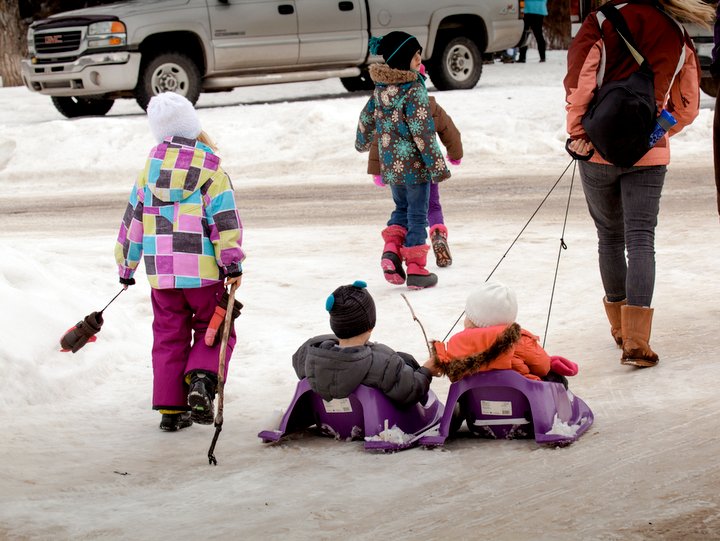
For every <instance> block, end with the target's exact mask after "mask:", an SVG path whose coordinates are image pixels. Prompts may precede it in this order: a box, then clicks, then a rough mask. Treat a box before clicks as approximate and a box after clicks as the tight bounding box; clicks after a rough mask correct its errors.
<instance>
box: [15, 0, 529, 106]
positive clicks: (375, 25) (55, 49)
mask: <svg viewBox="0 0 720 541" xmlns="http://www.w3.org/2000/svg"><path fill="white" fill-rule="evenodd" d="M523 3H524V2H523V1H522V0H153V1H142V2H140V1H126V2H119V3H115V4H110V5H106V6H100V7H94V8H86V9H81V10H75V11H70V12H65V13H59V14H57V15H54V16H52V17H50V18H48V19H44V20H40V21H35V22H33V23H32V24H31V25H30V28H29V30H28V36H27V40H28V43H27V45H28V51H29V54H28V56H29V58H26V59H23V61H22V77H23V81H24V83H25V85H26V86H27V87H28V88H29V89H30V90H32V91H35V92H40V93H42V94H46V95H48V96H51V98H52V101H53V103H54V104H55V107H56V108H57V109H58V110H59V111H60V112H61V113H62V114H63V115H65V116H67V117H69V118H71V117H77V116H85V115H104V114H105V113H107V112H108V111H109V110H110V108H111V107H112V104H113V102H114V100H115V99H118V98H135V100H137V103H138V104H139V105H140V106H141V107H142V108H143V109H144V108H145V107H147V104H148V101H149V100H150V98H151V97H152V96H153V95H156V94H158V93H160V92H165V91H174V92H177V93H180V94H182V95H184V96H186V97H187V98H188V99H189V100H190V101H191V102H193V103H195V101H196V100H197V99H198V96H199V95H200V92H217V91H225V90H230V89H232V88H235V87H238V86H246V85H256V84H268V83H282V82H291V81H310V80H318V79H325V78H330V77H340V78H341V81H342V83H343V85H344V86H345V88H346V89H348V90H350V91H355V90H365V89H370V88H372V82H371V81H370V80H369V77H368V72H367V67H368V65H369V64H370V63H372V62H375V61H379V60H381V59H380V58H378V57H372V56H370V55H369V53H368V41H369V38H370V37H371V36H383V35H385V34H387V33H389V32H391V31H393V30H403V31H406V32H409V33H411V34H413V35H415V36H416V37H417V38H418V40H419V41H420V43H421V45H422V46H423V58H424V61H425V63H426V64H427V66H428V71H429V73H430V77H431V80H432V83H433V84H434V85H435V87H436V88H437V89H438V90H450V89H465V88H472V87H474V86H475V84H476V83H477V82H478V80H479V78H480V74H481V72H482V55H483V53H492V52H496V51H500V50H503V49H507V48H510V47H514V46H516V45H518V44H519V43H520V41H521V39H522V34H523V21H522V16H523V14H522V10H521V5H522V4H523Z"/></svg>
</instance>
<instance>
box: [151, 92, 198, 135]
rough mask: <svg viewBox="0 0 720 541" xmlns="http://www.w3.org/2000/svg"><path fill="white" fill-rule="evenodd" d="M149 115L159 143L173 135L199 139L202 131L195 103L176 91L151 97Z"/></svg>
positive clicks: (153, 132)
mask: <svg viewBox="0 0 720 541" xmlns="http://www.w3.org/2000/svg"><path fill="white" fill-rule="evenodd" d="M147 116H148V121H149V122H150V131H152V134H153V135H154V136H155V139H156V140H157V142H158V143H162V141H163V139H165V138H166V137H173V136H177V137H185V138H186V139H197V136H198V135H200V132H201V131H202V128H201V127H200V119H199V118H198V116H197V113H196V112H195V108H194V107H193V104H192V103H190V101H189V100H188V99H187V98H185V97H184V96H181V95H180V94H176V93H175V92H163V93H162V94H158V95H157V96H153V97H152V98H150V103H148V107H147Z"/></svg>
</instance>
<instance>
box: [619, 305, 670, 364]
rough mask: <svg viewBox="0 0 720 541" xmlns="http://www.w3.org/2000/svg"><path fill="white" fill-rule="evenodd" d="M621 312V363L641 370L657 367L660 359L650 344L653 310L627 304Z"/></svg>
mask: <svg viewBox="0 0 720 541" xmlns="http://www.w3.org/2000/svg"><path fill="white" fill-rule="evenodd" d="M621 311H622V349H623V353H622V358H621V359H620V362H621V363H622V364H628V365H632V366H639V367H640V368H647V367H649V366H655V365H656V364H657V363H658V362H659V361H660V359H659V358H658V356H657V354H656V353H655V352H654V351H653V350H652V349H650V343H649V342H650V330H651V328H652V318H653V309H652V308H649V307H647V306H631V305H629V304H626V305H625V306H623V307H622V308H621Z"/></svg>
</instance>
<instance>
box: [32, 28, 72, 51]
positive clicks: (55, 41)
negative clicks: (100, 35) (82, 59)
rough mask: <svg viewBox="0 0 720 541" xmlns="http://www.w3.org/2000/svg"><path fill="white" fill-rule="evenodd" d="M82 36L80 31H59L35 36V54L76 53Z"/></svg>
mask: <svg viewBox="0 0 720 541" xmlns="http://www.w3.org/2000/svg"><path fill="white" fill-rule="evenodd" d="M81 40H82V35H81V32H80V30H66V31H62V30H59V31H57V32H47V33H43V34H35V51H36V52H37V54H43V55H45V54H57V53H69V52H72V51H77V50H78V49H79V48H80V41H81Z"/></svg>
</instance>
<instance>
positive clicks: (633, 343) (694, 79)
mask: <svg viewBox="0 0 720 541" xmlns="http://www.w3.org/2000/svg"><path fill="white" fill-rule="evenodd" d="M609 4H612V5H614V6H616V7H617V9H618V10H619V12H620V15H621V16H622V17H623V18H624V19H625V22H626V23H627V26H628V29H629V31H630V32H631V34H632V37H633V39H634V41H635V43H636V45H637V48H638V50H639V52H640V53H641V54H642V55H643V56H644V58H645V60H646V61H647V62H648V63H649V66H650V68H651V70H652V72H653V74H654V89H655V101H656V106H657V110H658V111H662V110H663V109H666V110H667V111H668V112H670V113H671V114H672V115H673V116H674V117H675V119H676V120H677V124H675V125H674V126H673V127H672V128H671V129H670V130H669V131H668V132H667V133H666V134H665V135H664V136H663V137H662V138H661V139H660V140H659V141H658V142H657V143H656V144H655V145H654V146H653V147H652V148H651V149H650V150H649V151H648V152H647V153H646V154H645V155H644V156H643V157H642V158H640V160H639V161H638V162H637V163H636V164H635V165H633V166H631V167H619V166H616V165H614V164H612V163H609V162H607V161H605V160H604V159H603V158H602V157H601V156H600V155H599V154H598V153H597V152H595V153H594V154H593V155H592V156H591V157H590V159H589V161H580V162H579V169H580V177H581V179H582V184H583V190H584V192H585V199H586V201H587V205H588V209H589V211H590V215H591V216H592V218H593V221H594V222H595V227H596V229H597V235H598V259H599V266H600V276H601V278H602V284H603V289H604V290H605V296H604V297H603V304H604V306H605V312H606V314H607V317H608V320H609V322H610V332H611V334H612V336H613V339H614V340H615V342H616V343H617V345H618V347H621V348H622V356H621V357H620V362H621V363H622V364H625V365H631V366H637V367H640V368H643V367H651V366H655V365H656V364H657V363H658V361H659V357H658V355H657V354H656V353H655V352H654V351H653V350H652V348H651V347H650V332H651V328H652V319H653V308H651V307H650V305H651V302H652V297H653V291H654V288H655V227H656V226H657V221H658V212H659V210H660V195H661V193H662V188H663V183H664V181H665V173H666V171H667V164H668V163H669V162H670V139H669V138H670V136H672V135H675V134H676V133H678V132H679V131H680V130H682V129H683V128H684V127H685V126H687V125H689V124H690V123H691V122H692V121H693V120H694V119H695V117H696V116H697V115H698V112H699V108H700V88H699V79H700V78H699V69H700V64H699V61H698V58H697V54H696V53H695V49H694V47H693V44H692V41H691V40H690V38H689V37H688V35H687V33H686V32H685V31H684V29H683V28H682V26H681V25H680V24H679V23H678V21H679V22H695V23H699V24H704V25H707V23H708V21H710V20H711V18H712V17H714V14H715V10H714V8H713V7H712V6H710V5H708V4H705V3H704V2H703V1H702V0H658V1H657V2H656V1H654V0H631V1H630V2H627V1H625V0H612V1H611V2H609ZM600 24H602V28H601V26H600ZM567 58H568V60H567V65H568V70H567V75H566V76H565V80H564V85H565V93H566V101H567V105H566V110H567V131H568V134H569V135H570V142H569V143H568V148H569V150H570V151H571V152H574V153H575V154H576V155H579V156H588V155H589V154H590V153H591V152H593V146H592V143H591V142H590V140H589V138H588V136H587V134H586V133H585V130H584V129H583V126H582V118H583V116H584V115H585V113H586V112H587V111H588V108H589V106H590V104H591V102H592V99H593V96H594V94H595V92H596V89H597V81H598V80H600V81H602V84H607V83H609V82H611V81H620V80H623V79H626V78H627V77H629V76H630V75H631V74H632V73H634V72H636V71H637V70H638V63H637V61H636V60H635V59H634V58H633V57H632V56H631V54H630V52H629V51H628V49H627V46H626V45H625V43H624V42H623V41H622V40H621V38H620V37H619V36H618V34H617V32H616V31H615V29H614V28H613V26H612V24H611V23H610V21H608V20H607V19H606V18H605V17H604V16H603V17H601V18H599V17H598V12H597V11H595V12H592V13H590V14H589V15H588V16H587V17H586V18H585V21H584V22H583V24H582V26H581V28H580V30H579V32H578V34H577V36H576V37H575V39H574V40H573V41H572V43H571V44H570V48H569V50H568V57H567ZM626 254H627V256H626Z"/></svg>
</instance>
